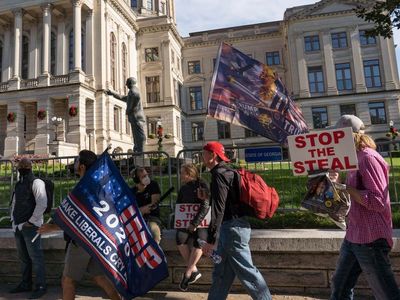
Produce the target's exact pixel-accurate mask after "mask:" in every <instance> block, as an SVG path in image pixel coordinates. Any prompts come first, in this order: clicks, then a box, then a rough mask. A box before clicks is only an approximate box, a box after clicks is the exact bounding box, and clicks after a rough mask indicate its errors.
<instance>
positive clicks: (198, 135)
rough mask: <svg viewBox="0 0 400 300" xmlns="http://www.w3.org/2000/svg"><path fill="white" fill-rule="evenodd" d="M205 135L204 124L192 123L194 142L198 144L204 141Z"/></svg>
mask: <svg viewBox="0 0 400 300" xmlns="http://www.w3.org/2000/svg"><path fill="white" fill-rule="evenodd" d="M203 134H204V123H203V122H193V123H192V141H193V142H197V141H201V140H203Z"/></svg>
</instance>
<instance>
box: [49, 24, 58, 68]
mask: <svg viewBox="0 0 400 300" xmlns="http://www.w3.org/2000/svg"><path fill="white" fill-rule="evenodd" d="M56 49H57V34H56V33H55V32H53V31H52V32H51V42H50V73H51V74H53V75H55V74H56V61H57V59H56V57H57V53H56Z"/></svg>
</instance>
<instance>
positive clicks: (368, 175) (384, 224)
mask: <svg viewBox="0 0 400 300" xmlns="http://www.w3.org/2000/svg"><path fill="white" fill-rule="evenodd" d="M357 157H358V164H359V170H358V171H350V172H348V174H347V178H346V184H347V185H349V186H352V187H354V188H356V189H357V190H358V191H359V192H360V194H361V198H362V204H360V203H358V202H356V201H354V200H352V202H351V208H350V211H349V214H348V219H347V230H346V237H345V239H346V240H348V241H349V242H352V243H356V244H368V243H371V242H373V241H375V240H377V239H380V238H384V239H386V240H387V242H388V244H389V246H390V247H392V246H393V240H392V212H391V210H390V197H389V166H388V164H387V163H386V162H385V160H384V159H383V158H382V156H380V155H379V153H378V152H376V151H375V150H373V149H371V148H365V149H363V150H361V151H357Z"/></svg>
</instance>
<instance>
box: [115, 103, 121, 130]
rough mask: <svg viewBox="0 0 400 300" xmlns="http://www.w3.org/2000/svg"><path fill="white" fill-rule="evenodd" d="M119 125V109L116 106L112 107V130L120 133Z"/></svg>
mask: <svg viewBox="0 0 400 300" xmlns="http://www.w3.org/2000/svg"><path fill="white" fill-rule="evenodd" d="M120 123H121V108H119V107H118V106H114V130H115V131H118V132H119V131H120Z"/></svg>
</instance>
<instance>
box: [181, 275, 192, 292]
mask: <svg viewBox="0 0 400 300" xmlns="http://www.w3.org/2000/svg"><path fill="white" fill-rule="evenodd" d="M189 279H190V278H187V277H186V276H185V274H183V275H182V280H181V283H180V284H179V289H180V290H181V291H182V292H186V291H187V289H188V286H189Z"/></svg>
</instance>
